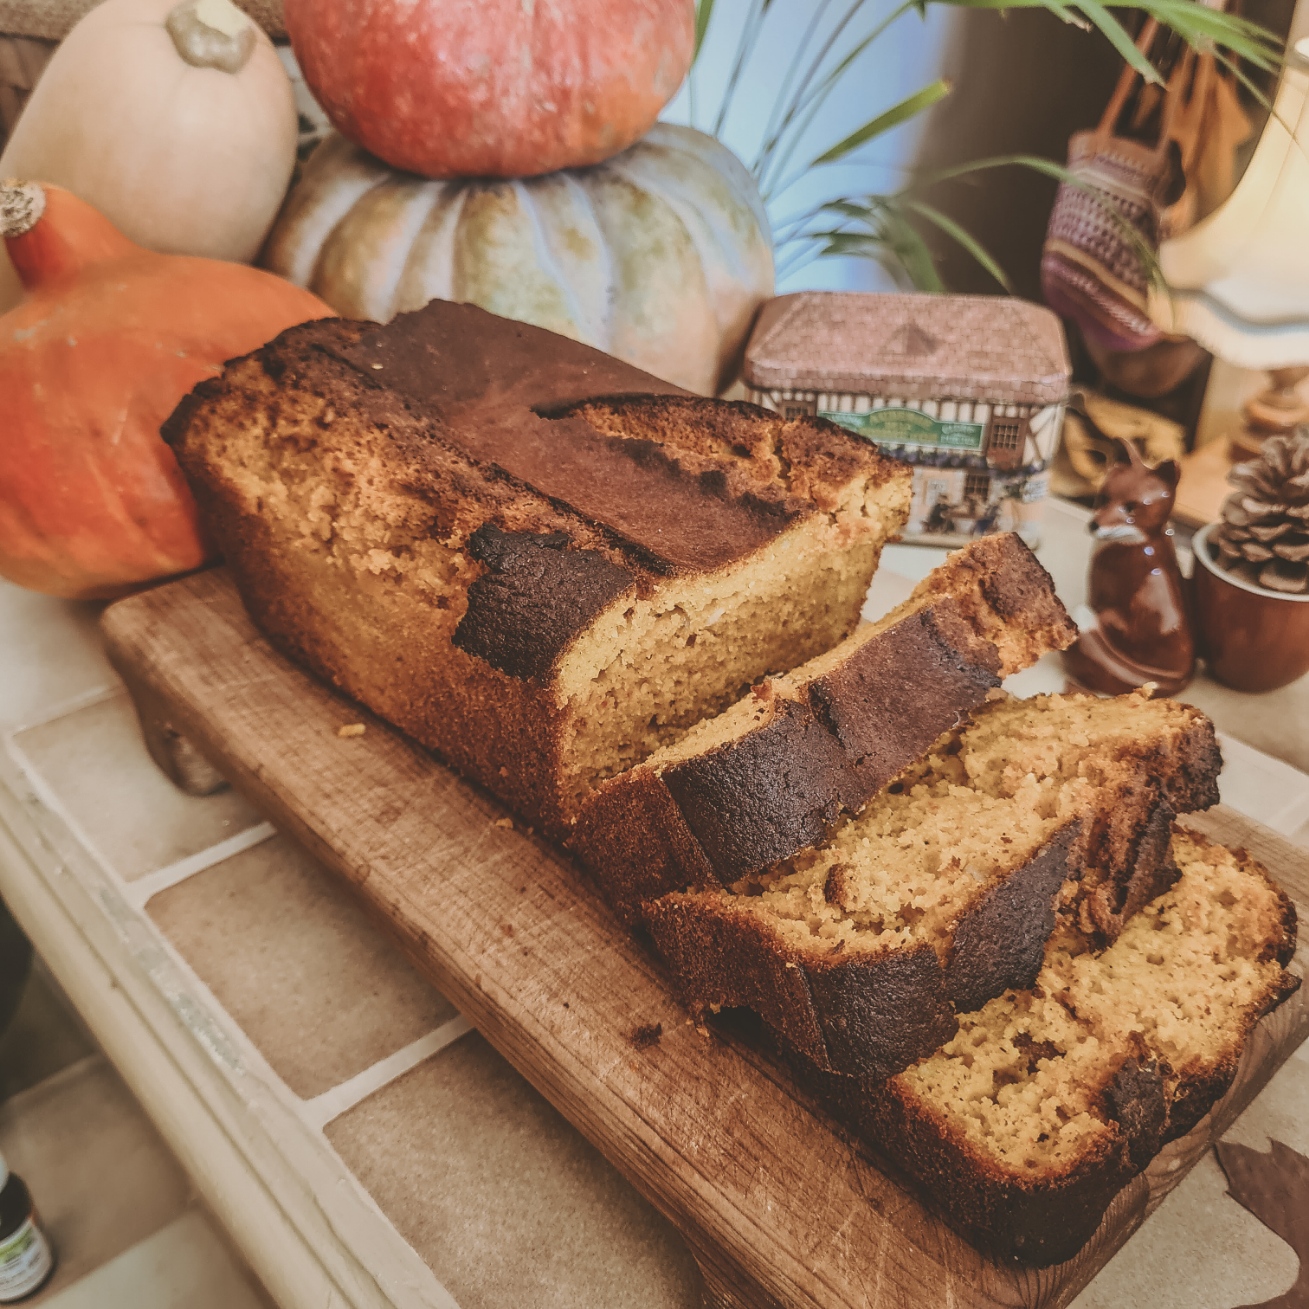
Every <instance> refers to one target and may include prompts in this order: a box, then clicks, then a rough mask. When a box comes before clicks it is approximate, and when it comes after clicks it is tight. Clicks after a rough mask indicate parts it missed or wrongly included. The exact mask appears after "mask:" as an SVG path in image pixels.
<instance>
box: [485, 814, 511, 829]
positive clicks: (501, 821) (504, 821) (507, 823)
mask: <svg viewBox="0 0 1309 1309" xmlns="http://www.w3.org/2000/svg"><path fill="white" fill-rule="evenodd" d="M513 825H514V820H513V819H512V818H510V817H508V816H506V817H504V818H497V819H496V820H495V822H493V823H492V824H491V826H492V827H512V826H513Z"/></svg>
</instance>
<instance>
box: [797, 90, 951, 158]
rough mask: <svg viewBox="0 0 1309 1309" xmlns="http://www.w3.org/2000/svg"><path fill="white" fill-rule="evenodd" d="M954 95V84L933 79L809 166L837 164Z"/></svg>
mask: <svg viewBox="0 0 1309 1309" xmlns="http://www.w3.org/2000/svg"><path fill="white" fill-rule="evenodd" d="M949 94H950V83H949V82H947V81H945V80H943V79H938V80H937V81H935V82H930V83H929V84H928V85H927V86H925V87H923V88H922V89H921V90H919V91H915V92H914V93H913V95H909V96H905V98H904V99H903V100H901V101H900V103H899V104H896V105H892V106H891V107H890V109H885V110H883V111H882V112H881V113H880V114H876V115H875V116H874V117H872V118H870V119H869V120H868V121H867V122H866V123H865V124H864V125H863V126H862V127H858V128H856V129H855V130H854V131H853V132H851V133H850V135H849V136H847V137H844V138H843V139H842V140H840V141H838V142H837V143H836V144H835V145H834V146H831V147H830V148H828V149H827V150H824V151H823V153H822V154H820V155H819V156H817V158H815V159H814V160H813V161H812V163H811V164H810V165H809V166H810V167H811V168H815V167H817V166H818V165H819V164H834V163H835V162H836V161H837V160H838V159H844V158H845V156H846V155H848V154H849V153H850V152H851V151H852V150H857V149H858V148H859V147H860V146H861V145H866V144H867V143H868V142H869V141H871V140H873V138H874V137H878V136H881V135H882V133H883V132H889V131H890V130H891V128H893V127H899V126H900V124H901V123H905V122H908V121H909V119H911V118H913V117H915V116H916V115H917V114H920V113H922V111H923V110H924V109H926V108H928V107H929V106H930V105H934V104H936V102H937V101H938V100H943V99H944V98H945V97H946V96H947V95H949Z"/></svg>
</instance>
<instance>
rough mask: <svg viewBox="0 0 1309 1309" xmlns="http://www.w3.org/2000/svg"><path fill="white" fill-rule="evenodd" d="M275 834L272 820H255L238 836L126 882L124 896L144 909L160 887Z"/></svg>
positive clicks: (249, 848)
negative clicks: (257, 821)
mask: <svg viewBox="0 0 1309 1309" xmlns="http://www.w3.org/2000/svg"><path fill="white" fill-rule="evenodd" d="M276 835H277V828H275V827H274V826H273V825H272V823H267V822H264V823H256V824H255V825H254V826H253V827H247V828H246V829H245V830H244V831H241V832H237V833H236V835H235V836H229V837H227V838H226V839H225V840H222V841H219V842H218V843H217V844H216V845H211V846H208V847H207V848H206V849H204V850H197V851H196V852H195V854H191V855H187V856H186V857H185V858H184V859H178V860H177V861H176V862H174V863H171V864H165V865H164V867H162V868H157V869H155V871H154V872H153V873H146V874H145V876H144V877H137V878H135V879H133V880H132V881H130V882H125V883H124V885H125V887H126V893H125V898H126V899H127V901H128V902H129V903H130V904H131V905H132V907H133V908H134V909H144V908H145V906H146V904H147V903H148V902H149V901H150V900H151V899H153V898H154V897H155V896H156V895H158V894H159V893H160V892H161V891H167V890H169V889H170V888H171V887H174V886H176V885H177V884H178V883H179V882H185V881H186V880H187V878H188V877H194V876H195V875H196V874H197V873H203V872H204V871H205V869H207V868H212V867H213V866H214V865H215V864H220V863H222V862H223V860H225V859H231V858H232V857H233V855H238V854H243V853H244V852H245V851H246V850H251V849H253V848H254V847H255V846H257V845H262V844H263V843H264V842H265V841H267V840H269V839H270V838H271V837H274V836H276Z"/></svg>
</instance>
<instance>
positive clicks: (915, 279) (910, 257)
mask: <svg viewBox="0 0 1309 1309" xmlns="http://www.w3.org/2000/svg"><path fill="white" fill-rule="evenodd" d="M885 230H886V239H887V242H888V244H889V245H890V247H891V249H892V250H893V251H894V252H895V256H896V258H897V259H898V260H899V262H900V267H901V268H903V269H904V271H905V272H906V273H907V274H908V276H909V280H910V281H911V282H912V283H913V287H914V290H915V291H944V290H945V283H944V282H942V281H941V275H940V273H938V272H937V271H936V260H935V259H933V258H932V251H931V249H930V248H929V247H928V244H927V242H926V241H924V240H923V236H922V233H921V232H919V231H918V230H917V229H916V228H915V227H914V226H913V224H912V223H910V222H909V220H908V219H907V218H905V217H904V216H903V215H901V214H897V213H895V212H894V211H892V210H888V212H887V215H886V229H885Z"/></svg>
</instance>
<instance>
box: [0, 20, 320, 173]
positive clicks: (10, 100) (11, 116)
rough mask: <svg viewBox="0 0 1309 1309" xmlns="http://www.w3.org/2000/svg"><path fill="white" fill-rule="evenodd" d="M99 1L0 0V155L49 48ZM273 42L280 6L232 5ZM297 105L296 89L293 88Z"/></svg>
mask: <svg viewBox="0 0 1309 1309" xmlns="http://www.w3.org/2000/svg"><path fill="white" fill-rule="evenodd" d="M98 3H99V0H0V149H3V148H4V143H5V141H6V140H7V139H8V137H9V133H10V131H11V130H12V129H13V126H14V124H15V123H16V122H17V121H18V115H19V113H20V112H21V110H22V108H23V105H24V104H25V103H26V101H27V97H28V96H29V95H30V94H31V92H32V88H33V87H34V86H35V85H36V79H37V78H38V77H39V76H40V74H41V70H42V69H43V68H44V67H45V65H46V60H48V59H49V58H50V56H51V54H52V53H53V52H54V48H55V46H57V45H58V44H59V42H60V41H62V40H63V39H64V37H65V36H66V35H67V34H68V29H69V28H71V27H72V26H73V24H74V23H76V22H77V20H78V19H79V18H81V17H82V15H83V14H85V13H86V12H87V11H88V10H90V9H94V8H95V6H96V5H97V4H98ZM236 4H237V5H238V7H239V8H241V9H244V10H245V11H246V13H248V14H249V15H250V17H251V18H253V19H254V20H255V22H257V23H258V24H259V25H260V26H261V27H262V28H263V29H264V31H265V32H267V33H268V35H269V36H271V37H272V38H273V40H274V41H276V42H278V43H279V44H281V45H284V44H285V43H286V29H285V27H283V25H282V0H236ZM296 92H297V95H296V99H297V101H299V100H300V99H301V87H299V86H297V87H296Z"/></svg>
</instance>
